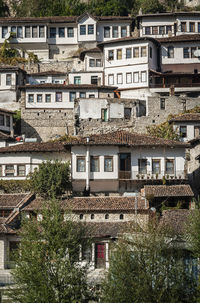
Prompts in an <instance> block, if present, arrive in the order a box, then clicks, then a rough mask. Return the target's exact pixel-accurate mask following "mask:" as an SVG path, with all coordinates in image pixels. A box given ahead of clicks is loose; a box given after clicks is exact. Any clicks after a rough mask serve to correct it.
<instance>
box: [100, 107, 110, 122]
mask: <svg viewBox="0 0 200 303" xmlns="http://www.w3.org/2000/svg"><path fill="white" fill-rule="evenodd" d="M101 120H102V121H103V122H107V121H108V110H107V108H102V109H101Z"/></svg>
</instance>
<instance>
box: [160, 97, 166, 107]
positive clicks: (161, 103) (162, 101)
mask: <svg viewBox="0 0 200 303" xmlns="http://www.w3.org/2000/svg"><path fill="white" fill-rule="evenodd" d="M160 109H162V110H165V98H160Z"/></svg>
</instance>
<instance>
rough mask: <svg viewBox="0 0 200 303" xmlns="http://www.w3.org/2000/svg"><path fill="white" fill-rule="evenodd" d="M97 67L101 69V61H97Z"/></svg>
mask: <svg viewBox="0 0 200 303" xmlns="http://www.w3.org/2000/svg"><path fill="white" fill-rule="evenodd" d="M96 67H101V59H96Z"/></svg>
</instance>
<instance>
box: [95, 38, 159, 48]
mask: <svg viewBox="0 0 200 303" xmlns="http://www.w3.org/2000/svg"><path fill="white" fill-rule="evenodd" d="M130 41H136V42H138V41H141V42H146V41H151V42H153V43H155V44H156V45H159V40H158V39H154V38H153V37H132V36H129V37H123V38H119V39H113V40H109V41H104V42H100V43H98V46H99V47H101V46H103V45H105V44H113V43H119V42H130Z"/></svg>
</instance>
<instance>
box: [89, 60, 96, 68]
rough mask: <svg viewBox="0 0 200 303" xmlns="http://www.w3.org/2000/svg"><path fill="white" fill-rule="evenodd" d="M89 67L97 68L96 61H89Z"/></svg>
mask: <svg viewBox="0 0 200 303" xmlns="http://www.w3.org/2000/svg"><path fill="white" fill-rule="evenodd" d="M89 66H90V67H95V59H90V60H89Z"/></svg>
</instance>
